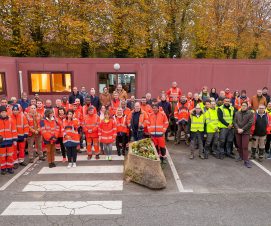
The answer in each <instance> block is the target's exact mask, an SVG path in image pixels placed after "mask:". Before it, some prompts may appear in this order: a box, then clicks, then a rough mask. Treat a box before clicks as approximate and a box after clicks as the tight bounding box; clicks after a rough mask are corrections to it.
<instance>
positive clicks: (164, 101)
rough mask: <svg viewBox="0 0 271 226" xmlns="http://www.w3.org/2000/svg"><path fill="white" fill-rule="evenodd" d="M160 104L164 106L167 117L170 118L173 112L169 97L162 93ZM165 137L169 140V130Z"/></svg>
mask: <svg viewBox="0 0 271 226" xmlns="http://www.w3.org/2000/svg"><path fill="white" fill-rule="evenodd" d="M158 106H159V107H162V108H163V110H164V112H165V114H166V116H167V119H168V120H170V114H171V113H172V112H171V105H170V103H169V102H168V101H167V97H166V95H165V94H162V95H161V101H160V102H159V103H158ZM165 138H166V141H168V130H167V131H166V133H165Z"/></svg>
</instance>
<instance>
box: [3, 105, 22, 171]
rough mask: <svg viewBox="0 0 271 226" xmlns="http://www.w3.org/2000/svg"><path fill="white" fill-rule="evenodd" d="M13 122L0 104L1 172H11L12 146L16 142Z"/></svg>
mask: <svg viewBox="0 0 271 226" xmlns="http://www.w3.org/2000/svg"><path fill="white" fill-rule="evenodd" d="M17 138H18V136H17V130H16V125H15V122H14V121H13V120H12V119H11V118H10V117H9V116H8V114H7V108H6V107H5V106H0V166H1V174H2V175H5V174H6V173H7V172H8V173H10V174H13V173H14V171H13V146H12V145H16V144H17Z"/></svg>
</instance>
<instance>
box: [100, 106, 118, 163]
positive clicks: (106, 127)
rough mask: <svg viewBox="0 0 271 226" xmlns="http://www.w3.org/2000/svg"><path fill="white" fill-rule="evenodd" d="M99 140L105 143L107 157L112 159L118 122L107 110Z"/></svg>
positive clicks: (101, 125) (101, 124) (101, 123)
mask: <svg viewBox="0 0 271 226" xmlns="http://www.w3.org/2000/svg"><path fill="white" fill-rule="evenodd" d="M98 135H99V141H100V142H101V143H102V144H103V149H104V151H105V154H106V159H107V160H109V161H111V160H112V156H111V155H112V145H113V143H114V142H115V139H116V136H117V128H116V123H115V122H114V120H113V119H112V118H110V112H109V111H105V113H104V119H103V120H102V121H101V122H100V125H99V131H98Z"/></svg>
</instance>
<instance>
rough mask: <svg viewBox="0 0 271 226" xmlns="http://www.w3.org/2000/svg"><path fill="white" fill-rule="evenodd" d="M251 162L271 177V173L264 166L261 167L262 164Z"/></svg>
mask: <svg viewBox="0 0 271 226" xmlns="http://www.w3.org/2000/svg"><path fill="white" fill-rule="evenodd" d="M251 162H253V163H254V164H255V165H256V166H258V167H259V168H260V169H261V170H263V171H264V172H266V173H267V174H268V175H269V176H271V172H270V171H269V170H268V169H266V168H265V167H264V166H263V165H261V164H260V163H258V162H257V161H255V160H251Z"/></svg>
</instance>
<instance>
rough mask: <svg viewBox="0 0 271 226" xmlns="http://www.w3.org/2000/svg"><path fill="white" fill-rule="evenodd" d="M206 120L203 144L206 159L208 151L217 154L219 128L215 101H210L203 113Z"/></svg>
mask: <svg viewBox="0 0 271 226" xmlns="http://www.w3.org/2000/svg"><path fill="white" fill-rule="evenodd" d="M204 115H205V120H206V133H207V139H206V142H205V146H204V156H205V158H206V159H208V155H209V153H212V154H213V155H214V156H216V157H217V156H218V155H219V153H218V149H217V148H218V145H217V143H218V138H219V128H218V116H217V109H216V102H215V101H212V102H211V106H210V108H209V109H208V110H207V111H206V112H205V113H204Z"/></svg>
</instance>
